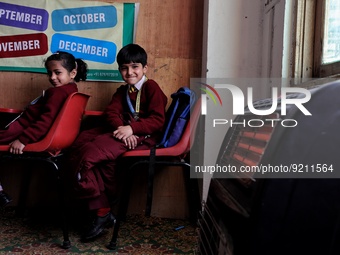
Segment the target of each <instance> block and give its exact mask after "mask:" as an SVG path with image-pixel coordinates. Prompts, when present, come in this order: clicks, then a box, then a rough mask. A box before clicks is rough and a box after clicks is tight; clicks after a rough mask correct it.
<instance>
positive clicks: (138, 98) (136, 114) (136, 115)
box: [126, 86, 142, 120]
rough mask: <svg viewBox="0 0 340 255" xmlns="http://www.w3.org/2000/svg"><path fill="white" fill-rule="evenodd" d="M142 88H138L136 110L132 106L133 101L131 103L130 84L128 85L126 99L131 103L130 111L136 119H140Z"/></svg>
mask: <svg viewBox="0 0 340 255" xmlns="http://www.w3.org/2000/svg"><path fill="white" fill-rule="evenodd" d="M141 90H142V89H140V90H138V92H137V98H136V110H135V109H133V106H132V103H131V99H130V96H129V86H127V90H126V100H127V103H128V105H129V108H130V111H131V113H132V116H133V118H134V119H135V120H137V119H138V114H139V105H140V94H141Z"/></svg>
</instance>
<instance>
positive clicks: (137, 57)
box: [117, 44, 148, 67]
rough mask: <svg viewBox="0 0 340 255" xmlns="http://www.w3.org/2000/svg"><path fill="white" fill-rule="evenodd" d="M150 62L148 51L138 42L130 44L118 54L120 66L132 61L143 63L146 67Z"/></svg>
mask: <svg viewBox="0 0 340 255" xmlns="http://www.w3.org/2000/svg"><path fill="white" fill-rule="evenodd" d="M147 62H148V55H147V54H146V51H145V50H144V49H143V48H142V47H141V46H139V45H138V44H128V45H126V46H124V47H123V48H122V49H121V50H120V51H119V52H118V54H117V63H118V66H119V67H120V66H122V65H123V64H130V63H141V64H142V66H143V67H144V66H145V65H146V64H147Z"/></svg>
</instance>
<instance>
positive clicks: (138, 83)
mask: <svg viewBox="0 0 340 255" xmlns="http://www.w3.org/2000/svg"><path fill="white" fill-rule="evenodd" d="M146 80H147V78H146V76H145V75H143V77H142V79H140V80H139V82H137V83H136V84H135V87H136V89H138V90H140V89H141V87H142V85H143V83H144V82H145V81H146Z"/></svg>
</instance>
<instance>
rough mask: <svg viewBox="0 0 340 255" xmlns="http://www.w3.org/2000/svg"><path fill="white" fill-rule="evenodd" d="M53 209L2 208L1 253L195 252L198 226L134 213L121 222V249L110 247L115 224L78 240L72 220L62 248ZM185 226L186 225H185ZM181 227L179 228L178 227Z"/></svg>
mask: <svg viewBox="0 0 340 255" xmlns="http://www.w3.org/2000/svg"><path fill="white" fill-rule="evenodd" d="M51 215H52V214H51V213H46V212H45V213H44V212H41V210H40V211H39V212H36V211H35V212H34V213H32V212H31V213H27V212H26V214H25V216H18V214H17V213H16V211H15V210H14V208H12V207H6V208H4V209H1V210H0V254H8V255H16V254H20V255H31V254H35V255H37V254H40V255H49V254H96V255H97V254H109V253H110V254H121V255H128V254H134V255H154V254H155V255H156V254H157V255H158V254H196V245H197V232H198V231H197V228H196V227H195V226H192V225H191V224H190V223H189V222H188V221H185V220H173V219H160V218H155V217H145V216H141V215H131V216H128V217H127V220H126V221H125V222H123V223H122V225H121V229H120V233H119V239H118V249H117V250H115V251H111V250H108V249H107V248H106V245H107V244H108V243H109V241H110V238H111V234H112V228H111V229H108V230H106V231H105V232H104V233H103V234H102V235H101V236H100V237H98V238H97V239H96V240H95V241H93V242H88V243H83V242H80V240H79V235H80V231H79V229H80V228H79V224H81V223H79V222H77V219H74V220H73V221H72V223H73V224H71V226H70V227H71V230H70V239H71V242H72V247H71V248H70V249H68V250H64V249H61V248H60V244H61V243H62V233H61V229H60V226H59V225H60V224H58V221H57V220H56V219H55V217H53V216H51ZM182 226H183V227H182ZM178 227H180V228H181V227H182V228H181V229H180V230H176V228H178Z"/></svg>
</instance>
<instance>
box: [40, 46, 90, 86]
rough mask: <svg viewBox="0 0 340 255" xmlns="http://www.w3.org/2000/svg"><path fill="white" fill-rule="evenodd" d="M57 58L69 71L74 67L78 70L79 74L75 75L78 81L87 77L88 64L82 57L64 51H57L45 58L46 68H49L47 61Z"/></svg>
mask: <svg viewBox="0 0 340 255" xmlns="http://www.w3.org/2000/svg"><path fill="white" fill-rule="evenodd" d="M52 60H56V61H61V65H62V66H63V67H64V68H65V69H66V70H67V71H68V72H71V71H72V70H73V69H76V70H77V75H76V77H74V80H75V81H76V82H78V81H80V80H83V81H85V80H86V78H87V72H88V69H87V64H86V63H85V62H84V61H83V60H82V59H80V58H75V57H74V56H73V55H72V54H71V53H68V52H64V51H57V52H56V53H54V54H52V55H51V56H49V57H48V58H47V59H46V60H45V68H46V69H47V63H48V62H49V61H52Z"/></svg>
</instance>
